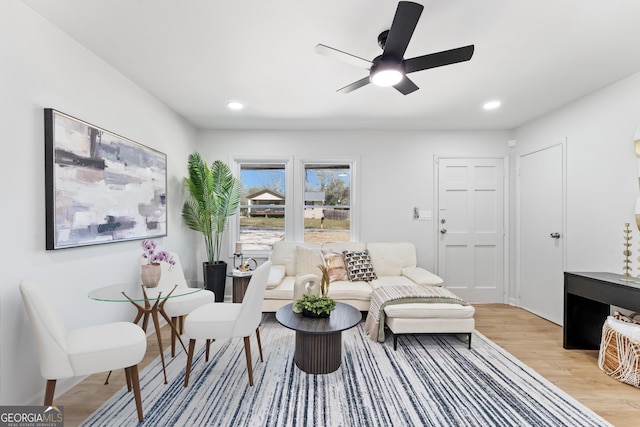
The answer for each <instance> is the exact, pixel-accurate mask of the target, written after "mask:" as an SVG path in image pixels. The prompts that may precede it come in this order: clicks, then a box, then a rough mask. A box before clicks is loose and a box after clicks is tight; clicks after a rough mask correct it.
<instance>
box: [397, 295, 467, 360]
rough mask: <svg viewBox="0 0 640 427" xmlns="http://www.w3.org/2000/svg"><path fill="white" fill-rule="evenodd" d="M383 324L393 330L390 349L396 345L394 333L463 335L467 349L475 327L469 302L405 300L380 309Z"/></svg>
mask: <svg viewBox="0 0 640 427" xmlns="http://www.w3.org/2000/svg"><path fill="white" fill-rule="evenodd" d="M384 312H385V324H386V325H387V327H388V328H389V329H390V330H391V332H392V333H393V349H394V350H396V349H397V347H398V335H408V334H465V335H467V337H468V346H469V348H471V333H472V332H473V331H474V329H475V320H474V318H473V315H474V314H475V312H476V310H475V308H474V307H473V306H472V305H461V304H449V303H408V304H396V305H389V306H387V307H385V308H384Z"/></svg>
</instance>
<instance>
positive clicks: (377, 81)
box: [370, 69, 404, 87]
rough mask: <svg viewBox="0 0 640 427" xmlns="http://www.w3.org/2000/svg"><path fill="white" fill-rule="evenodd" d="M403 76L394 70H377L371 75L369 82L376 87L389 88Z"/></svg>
mask: <svg viewBox="0 0 640 427" xmlns="http://www.w3.org/2000/svg"><path fill="white" fill-rule="evenodd" d="M403 77H404V74H403V73H402V72H401V71H399V70H396V69H384V70H377V71H376V72H374V73H372V74H371V77H370V80H371V83H373V84H374V85H376V86H382V87H389V86H393V85H397V84H398V83H400V82H401V81H402V79H403Z"/></svg>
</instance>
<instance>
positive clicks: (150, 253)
mask: <svg viewBox="0 0 640 427" xmlns="http://www.w3.org/2000/svg"><path fill="white" fill-rule="evenodd" d="M142 249H143V251H144V252H143V253H142V258H144V259H146V260H147V264H160V263H161V262H166V263H167V264H169V268H172V267H173V266H174V265H176V262H175V260H174V259H173V256H171V254H170V253H169V252H165V251H160V252H156V242H154V241H153V240H147V239H145V240H143V241H142Z"/></svg>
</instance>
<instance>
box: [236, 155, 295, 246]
mask: <svg viewBox="0 0 640 427" xmlns="http://www.w3.org/2000/svg"><path fill="white" fill-rule="evenodd" d="M229 163H230V164H231V165H232V172H233V175H234V176H236V177H237V178H238V179H240V171H241V169H242V166H243V165H246V164H251V165H260V164H263V165H274V164H275V165H277V164H282V165H283V166H284V197H285V202H284V212H285V214H284V233H285V234H284V239H285V240H291V239H292V238H293V231H292V230H293V228H294V218H293V217H294V216H295V214H294V208H293V207H294V206H295V205H294V204H293V203H294V200H293V199H294V197H293V195H294V179H293V173H292V170H291V168H292V165H293V157H292V156H289V157H287V156H273V157H272V156H260V157H244V156H232V157H231V159H230V162H229ZM239 212H240V210H239V209H238V212H237V214H236V215H233V216H232V217H231V218H229V224H228V225H229V228H228V231H229V233H228V255H229V258H230V259H233V257H234V255H233V254H234V252H235V244H236V242H239V241H240V216H239ZM243 254H244V257H245V259H246V258H248V257H255V258H268V257H269V255H270V254H271V250H246V249H243Z"/></svg>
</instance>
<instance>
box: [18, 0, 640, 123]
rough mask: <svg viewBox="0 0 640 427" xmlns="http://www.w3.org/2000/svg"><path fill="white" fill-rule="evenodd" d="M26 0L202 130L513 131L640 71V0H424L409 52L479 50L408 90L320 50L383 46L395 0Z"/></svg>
mask: <svg viewBox="0 0 640 427" xmlns="http://www.w3.org/2000/svg"><path fill="white" fill-rule="evenodd" d="M23 2H24V3H25V4H26V5H28V6H30V7H31V8H32V9H34V10H35V11H36V12H37V13H39V14H40V15H42V16H43V17H44V18H46V19H47V20H49V21H50V22H52V23H53V24H55V25H56V26H57V27H59V28H61V29H62V30H63V31H64V32H66V33H67V34H69V35H70V36H71V37H72V38H74V39H75V40H77V41H78V42H79V43H80V44H82V45H83V46H85V47H86V48H87V49H88V50H90V51H91V52H93V53H94V54H95V55H97V56H98V57H100V58H101V59H102V60H104V61H105V62H106V63H108V64H110V65H111V66H113V67H114V68H115V69H117V70H119V71H120V72H121V73H122V74H124V75H125V76H127V77H128V78H130V79H131V80H132V81H134V82H135V83H136V84H138V85H139V86H140V87H142V88H144V89H145V90H146V91H148V92H149V93H151V94H152V95H154V96H155V97H156V98H157V99H159V100H160V101H161V102H163V103H164V104H166V105H167V106H168V107H169V108H171V109H172V110H174V111H175V112H176V113H178V114H179V115H181V116H182V117H184V118H185V119H187V120H188V121H189V122H191V123H193V124H194V125H195V126H196V127H198V128H201V129H214V128H215V129H221V128H222V129H456V130H460V129H474V130H476V129H513V128H515V127H517V126H519V125H521V124H523V123H526V122H527V121H529V120H532V119H534V118H536V117H538V116H540V115H542V114H544V113H546V112H548V111H551V110H553V109H556V108H558V107H560V106H562V105H564V104H566V103H569V102H571V101H573V100H575V99H578V98H580V97H582V96H584V95H586V94H588V93H591V92H593V91H594V90H597V89H599V88H602V87H604V86H606V85H608V84H611V83H613V82H615V81H617V80H619V79H621V78H624V77H626V76H628V75H631V74H633V73H635V72H637V71H639V70H640V25H638V22H637V21H638V16H640V2H638V1H636V0H607V1H602V0H562V1H558V0H482V1H478V0H453V1H452V0H419V1H418V2H419V3H421V4H423V5H424V11H423V13H422V16H421V18H420V20H419V22H418V26H417V28H416V30H415V33H414V35H413V38H412V39H411V42H410V44H409V47H408V49H407V52H406V54H405V58H411V57H414V56H420V55H424V54H427V53H433V52H438V51H441V50H447V49H452V48H456V47H460V46H465V45H468V44H474V45H475V53H474V56H473V58H472V59H471V61H468V62H463V63H459V64H454V65H450V66H446V67H440V68H435V69H431V70H425V71H421V72H417V73H413V74H411V75H410V77H411V79H412V80H413V81H414V82H415V83H416V84H417V85H418V86H419V87H420V90H418V91H416V92H414V93H412V94H409V95H407V96H403V95H401V94H400V93H399V92H397V91H396V90H395V89H393V88H381V87H376V86H373V85H367V86H365V87H363V88H361V89H358V90H356V91H354V92H351V93H348V94H341V93H336V90H337V89H339V88H341V87H343V86H345V85H347V84H349V83H352V82H354V81H356V80H359V79H361V78H363V77H365V76H366V75H367V74H368V72H367V70H364V69H360V68H357V67H355V66H353V65H349V64H346V63H343V62H340V61H338V60H336V59H333V58H329V57H326V56H321V55H318V54H317V53H315V50H314V48H315V45H316V44H318V43H322V44H325V45H328V46H331V47H334V48H337V49H340V50H343V51H346V52H349V53H351V54H353V55H356V56H360V57H363V58H366V59H373V58H374V57H376V56H378V55H379V54H380V53H381V50H380V48H379V46H378V44H377V36H378V34H379V33H380V32H382V31H383V30H385V29H388V28H389V27H390V25H391V22H392V20H393V16H394V13H395V10H396V7H397V1H393V0H324V1H321V2H312V1H301V0H272V1H264V0H241V1H238V0H236V1H228V0H227V1H222V0H109V1H104V0H55V1H51V0H23ZM494 99H497V100H500V101H501V102H502V106H501V107H500V108H499V109H497V110H493V111H484V110H483V109H482V105H483V104H484V103H485V102H487V101H489V100H494ZM229 100H240V101H242V102H244V103H245V104H246V107H245V108H244V109H243V110H241V111H230V110H229V109H228V108H227V107H226V103H227V101H229Z"/></svg>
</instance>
